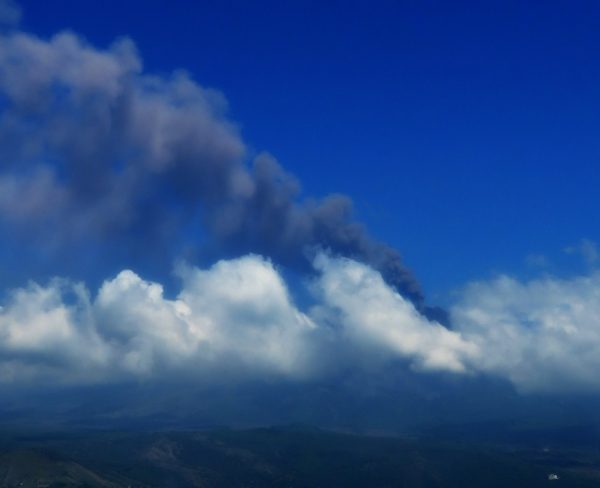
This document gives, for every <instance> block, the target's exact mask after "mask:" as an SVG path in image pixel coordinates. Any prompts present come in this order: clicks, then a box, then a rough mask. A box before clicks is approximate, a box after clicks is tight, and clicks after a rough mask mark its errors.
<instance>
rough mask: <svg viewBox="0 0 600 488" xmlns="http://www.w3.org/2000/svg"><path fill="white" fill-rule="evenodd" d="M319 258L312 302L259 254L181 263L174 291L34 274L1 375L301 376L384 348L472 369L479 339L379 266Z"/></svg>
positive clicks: (2, 314) (3, 352)
mask: <svg viewBox="0 0 600 488" xmlns="http://www.w3.org/2000/svg"><path fill="white" fill-rule="evenodd" d="M316 262H317V268H318V269H319V273H320V276H319V278H318V279H317V281H316V283H315V285H314V286H313V289H312V291H313V293H314V299H315V301H316V305H315V306H314V307H311V308H310V309H309V310H308V311H306V312H303V311H301V310H299V309H298V307H297V306H296V305H295V304H294V302H293V300H292V298H291V296H290V293H289V290H288V287H287V285H286V283H285V282H284V280H283V278H282V276H281V275H280V273H279V272H278V271H277V270H276V269H275V268H274V266H273V264H272V263H271V262H270V261H268V260H265V259H264V258H261V257H258V256H255V255H248V256H245V257H242V258H238V259H234V260H229V261H225V260H223V261H219V262H217V263H216V264H215V265H213V266H212V267H211V268H209V269H206V270H202V269H198V268H193V267H186V266H183V267H181V269H180V270H179V274H180V277H181V280H182V287H181V291H180V292H179V294H178V295H177V296H176V297H175V298H173V299H169V298H167V297H165V294H164V290H163V287H162V285H160V284H158V283H154V282H149V281H145V280H143V279H142V278H141V277H139V276H138V275H137V274H135V273H134V272H132V271H128V270H126V271H122V272H121V273H119V274H118V275H117V276H116V277H115V278H113V279H110V280H107V281H105V282H104V284H103V285H102V286H101V287H100V289H99V291H98V293H97V294H96V296H95V297H91V295H90V293H89V292H88V291H87V290H86V288H85V287H84V286H83V285H82V284H74V283H70V282H68V281H66V280H53V281H52V282H50V283H49V284H48V286H46V287H42V286H40V285H37V284H30V285H29V286H28V287H27V288H23V289H18V290H15V291H14V292H12V294H10V296H9V298H8V300H7V303H6V305H5V307H4V308H3V309H2V310H1V311H0V336H1V337H2V339H3V340H2V346H1V349H0V371H1V372H2V376H1V379H2V380H4V381H21V380H24V379H30V380H34V379H38V378H40V377H42V378H51V379H52V381H58V382H67V383H68V382H83V383H89V382H98V381H119V380H122V379H124V378H132V377H133V378H146V379H152V378H160V377H162V376H165V375H166V376H169V375H173V374H178V375H188V376H190V377H192V378H193V379H194V380H198V381H206V382H222V381H224V380H225V379H228V380H229V379H245V378H246V379H247V378H256V377H257V376H258V377H261V378H265V377H272V376H275V377H279V378H288V379H294V378H296V379H301V378H306V377H314V376H315V375H320V374H329V373H330V372H331V371H332V370H333V371H335V370H338V369H339V368H346V367H354V366H353V363H354V362H355V361H356V360H357V359H358V360H359V362H360V361H369V360H370V358H371V357H372V356H373V354H375V355H378V354H380V353H381V354H382V355H383V358H382V359H381V360H382V361H383V362H384V363H385V364H388V363H390V362H392V361H396V360H401V361H403V362H404V361H408V362H410V363H412V364H414V365H415V366H416V367H417V368H419V369H436V370H446V371H452V372H463V371H465V370H466V369H467V366H466V363H465V361H466V360H467V359H468V358H470V357H471V356H473V355H474V354H475V353H476V349H475V347H474V346H473V345H469V344H467V343H465V342H464V341H463V340H462V339H461V337H460V335H459V334H458V333H456V332H452V331H449V330H447V329H445V328H444V327H442V326H441V325H439V324H437V323H431V322H429V321H428V320H427V319H425V318H423V317H422V316H421V315H419V313H418V312H417V310H416V308H415V306H414V305H413V304H412V303H411V302H410V301H408V300H406V299H404V298H403V297H402V296H401V295H399V294H398V293H397V292H396V291H394V290H393V289H392V288H391V287H389V286H388V285H387V284H386V283H385V282H384V281H383V279H382V277H381V275H380V274H379V273H378V272H377V271H374V270H373V269H371V268H369V267H367V266H366V265H363V264H360V263H358V262H356V261H351V260H348V259H342V258H331V257H326V256H325V255H320V256H319V257H318V258H317V260H316ZM24 372H25V373H26V374H24Z"/></svg>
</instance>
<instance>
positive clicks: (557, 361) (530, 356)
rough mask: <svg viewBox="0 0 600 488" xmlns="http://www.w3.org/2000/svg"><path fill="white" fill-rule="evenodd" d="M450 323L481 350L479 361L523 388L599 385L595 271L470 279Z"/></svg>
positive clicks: (599, 282)
mask: <svg viewBox="0 0 600 488" xmlns="http://www.w3.org/2000/svg"><path fill="white" fill-rule="evenodd" d="M451 315H452V319H453V322H454V323H456V324H458V326H459V330H460V331H461V333H462V334H463V336H464V338H465V339H466V340H468V341H470V342H472V343H474V344H476V345H477V346H478V347H479V349H480V351H481V355H480V358H479V361H478V363H477V367H478V368H479V369H480V370H481V371H486V372H490V373H493V374H497V375H500V376H502V377H505V378H508V379H510V381H512V382H513V383H514V384H515V385H516V386H517V387H518V388H519V389H520V390H521V391H526V392H529V391H546V392H552V391H598V390H599V389H600V377H599V376H598V374H597V372H598V369H599V368H600V354H599V352H600V272H598V271H594V272H592V273H590V274H589V275H586V276H577V277H574V278H571V279H558V278H553V277H546V278H543V279H537V280H532V281H529V282H525V283H522V282H519V281H517V280H515V279H514V278H510V277H508V276H501V277H499V278H497V279H495V280H492V281H488V282H479V283H472V284H470V285H469V286H468V287H467V288H466V289H465V291H464V294H463V296H462V298H461V300H460V301H459V302H458V303H457V304H456V305H455V306H454V307H453V309H452V312H451Z"/></svg>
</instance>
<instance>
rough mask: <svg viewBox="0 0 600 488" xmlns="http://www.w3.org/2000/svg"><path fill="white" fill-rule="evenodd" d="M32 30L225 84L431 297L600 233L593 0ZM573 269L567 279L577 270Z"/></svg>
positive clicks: (180, 13) (75, 12)
mask: <svg viewBox="0 0 600 488" xmlns="http://www.w3.org/2000/svg"><path fill="white" fill-rule="evenodd" d="M21 4H22V6H23V11H24V16H23V21H22V24H23V26H24V28H25V29H26V30H30V31H33V32H36V33H38V34H41V35H51V34H53V33H55V32H57V31H59V30H61V29H63V28H65V27H67V28H71V29H73V30H74V31H76V32H78V33H79V34H81V35H83V36H84V37H86V38H87V39H88V40H90V41H91V42H92V43H94V44H96V45H100V46H106V45H108V44H109V43H110V42H112V41H113V40H114V38H116V37H119V36H123V35H126V36H129V37H131V38H132V39H134V40H135V42H136V44H137V46H138V48H139V50H140V52H141V53H142V55H143V59H144V65H145V68H146V70H147V71H149V72H158V73H167V72H170V71H172V70H173V69H177V68H183V69H185V70H187V71H189V72H190V73H191V75H192V76H193V77H194V78H195V79H196V80H198V81H199V82H200V83H202V84H203V85H207V86H211V87H216V88H218V89H219V90H221V91H222V92H223V93H224V94H225V96H226V97H227V99H228V100H229V103H230V113H231V118H232V119H233V120H234V121H235V122H236V123H238V124H239V125H240V127H241V130H242V135H243V137H244V139H245V140H246V142H247V143H248V144H249V146H250V147H251V148H253V149H254V150H256V151H262V150H267V151H269V152H271V153H272V154H273V155H274V156H276V157H277V158H278V159H279V161H280V162H281V163H282V164H283V165H284V166H285V168H286V169H288V170H289V171H291V172H292V173H294V174H295V175H297V176H298V178H299V180H300V181H301V184H302V186H303V188H304V191H305V193H306V194H309V195H325V194H327V193H331V192H342V193H346V194H348V195H350V196H351V197H352V198H353V199H354V201H355V205H356V209H357V213H358V215H359V216H360V218H361V219H362V220H363V221H365V222H367V224H368V227H369V229H370V230H371V233H373V234H374V235H375V236H376V237H378V238H379V239H382V240H384V241H386V242H388V243H390V244H392V245H393V246H394V247H396V248H398V249H399V250H400V251H401V253H402V255H403V256H404V257H405V261H406V263H407V264H408V266H409V267H411V268H412V269H413V270H414V271H415V273H416V274H417V276H418V277H419V279H420V280H421V282H422V283H423V286H424V288H425V291H426V293H427V294H428V295H429V296H431V297H432V298H434V299H437V300H438V301H441V302H442V303H445V302H446V301H447V299H448V298H447V295H448V292H449V291H450V290H452V289H453V288H455V287H457V286H462V284H463V283H464V282H466V281H468V280H471V279H475V278H483V277H487V276H488V275H489V274H490V273H494V272H501V271H504V272H510V273H513V274H518V275H523V274H527V273H530V272H531V270H530V269H529V268H528V266H527V264H526V258H527V256H528V255H530V254H536V255H539V254H544V255H548V256H549V259H550V260H551V261H553V262H555V263H556V266H555V268H554V269H553V271H555V272H560V273H570V272H572V271H575V270H577V271H578V270H579V269H580V266H579V263H578V262H577V260H575V259H572V258H568V257H565V256H564V255H563V250H564V248H565V247H567V246H570V245H573V244H575V243H577V242H579V241H580V240H581V239H583V238H587V239H591V240H593V241H595V240H600V228H599V225H598V223H597V221H596V219H594V218H593V217H592V216H593V215H595V213H596V212H597V211H598V210H599V208H598V198H597V194H596V188H598V186H599V184H600V176H599V175H600V173H599V172H598V171H597V170H596V165H597V163H598V159H599V156H600V144H599V139H598V136H597V131H598V127H599V126H600V110H599V103H600V95H599V93H598V89H597V87H598V85H599V82H600V63H599V62H598V59H597V48H598V46H600V29H598V23H599V19H600V6H598V4H596V3H595V2H577V4H575V5H570V6H567V5H565V4H564V2H544V3H543V4H533V3H530V2H485V3H484V4H479V3H476V2H452V3H449V2H386V1H380V2H368V4H367V2H309V1H306V2H283V3H282V2H252V3H249V2H240V1H228V2H210V1H208V2H187V1H176V0H175V1H171V2H168V3H167V2H161V1H156V0H151V1H144V2H135V1H131V2H116V1H106V2H101V3H100V2H78V1H64V0H63V1H56V2H52V3H46V2H36V1H27V0H26V1H23V2H21ZM571 267H572V269H571Z"/></svg>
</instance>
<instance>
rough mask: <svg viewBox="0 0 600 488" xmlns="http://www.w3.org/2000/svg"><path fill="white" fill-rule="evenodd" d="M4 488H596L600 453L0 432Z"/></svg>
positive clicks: (332, 436) (282, 434)
mask: <svg viewBox="0 0 600 488" xmlns="http://www.w3.org/2000/svg"><path fill="white" fill-rule="evenodd" d="M0 445H1V446H2V449H1V451H0V487H2V488H3V487H6V488H9V487H10V488H13V487H24V488H40V487H46V488H58V487H75V486H77V487H89V488H96V487H131V488H142V487H206V488H210V487H224V488H227V487H248V488H249V487H256V488H278V487H282V488H283V487H285V488H292V487H295V488H311V487H315V488H316V487H349V488H352V487H368V488H379V487H380V488H384V487H405V488H412V487H414V488H445V487H474V488H476V487H485V488H493V487H507V486H509V487H511V488H519V487H527V488H536V487H542V486H548V483H551V481H550V480H549V479H548V476H549V474H551V473H553V474H557V475H558V477H559V480H557V483H560V484H557V485H556V486H569V487H592V486H598V484H599V483H600V454H599V453H598V451H597V450H595V449H588V450H569V451H564V450H555V449H554V448H550V447H546V448H540V449H533V448H512V447H506V446H504V447H491V446H484V445H474V444H457V443H440V442H433V441H421V440H417V439H400V438H391V437H387V438H386V437H371V436H357V435H347V434H341V433H333V432H325V431H320V430H317V429H311V428H305V427H295V428H269V429H266V428H265V429H252V430H227V429H222V430H216V431H209V432H161V433H123V432H111V433H108V432H91V433H90V432H87V433H61V434H53V435H32V434H31V433H30V434H28V435H22V434H21V435H16V434H11V435H9V434H4V436H0Z"/></svg>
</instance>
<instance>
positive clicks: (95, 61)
mask: <svg viewBox="0 0 600 488" xmlns="http://www.w3.org/2000/svg"><path fill="white" fill-rule="evenodd" d="M0 104H1V116H0V219H1V220H2V226H3V227H2V229H1V232H2V234H3V235H11V236H13V235H18V236H21V237H20V238H21V241H20V245H19V244H15V246H16V247H22V246H23V245H24V246H27V245H29V246H31V245H33V247H35V249H36V250H37V251H36V252H39V249H42V250H43V252H44V253H45V257H46V258H47V257H48V256H52V255H53V253H56V252H58V250H62V251H63V252H64V251H65V249H68V250H69V251H68V253H67V255H68V256H69V259H76V256H77V254H78V253H80V252H81V249H85V252H87V253H89V254H90V256H88V257H87V261H88V262H94V261H95V260H96V261H101V260H105V259H106V256H98V253H101V252H107V251H106V250H105V249H106V248H110V250H115V249H116V250H117V252H116V254H118V253H122V252H123V249H125V250H127V251H128V252H129V255H133V256H135V257H136V259H138V260H140V259H141V260H142V262H143V260H144V259H145V261H146V263H145V264H147V263H148V262H153V261H156V260H160V259H162V260H165V261H168V266H171V265H172V262H173V260H175V259H176V258H178V257H179V254H180V253H182V252H187V253H188V254H189V253H190V252H193V251H197V250H198V249H200V248H201V247H202V246H204V247H205V248H210V247H211V246H212V248H213V249H214V248H217V249H219V250H220V251H221V252H228V253H230V255H231V254H232V253H237V254H241V253H246V252H259V253H263V254H266V255H269V256H271V257H272V258H273V259H274V260H276V261H277V262H280V263H283V264H286V265H290V266H293V267H296V268H299V269H310V264H309V263H310V260H311V258H312V256H313V255H314V250H315V249H316V248H325V249H328V250H330V251H332V252H334V253H336V254H340V255H344V256H348V257H351V258H353V259H357V260H359V261H362V262H365V263H368V264H370V265H371V266H373V267H374V268H376V269H377V270H379V271H381V273H382V274H383V276H384V277H385V279H386V280H387V281H388V282H389V283H390V284H392V285H393V286H394V287H395V288H396V289H398V290H399V291H400V292H401V293H403V294H404V295H405V296H407V297H410V298H411V299H412V300H413V301H414V302H415V303H418V304H422V301H423V300H422V294H421V291H420V288H419V285H418V283H417V282H416V280H415V279H414V277H413V275H412V274H411V273H410V272H409V271H408V270H407V269H406V267H405V266H404V264H403V263H402V260H401V259H400V256H399V254H398V253H397V252H396V251H395V250H393V249H391V248H390V247H388V246H386V245H385V244H382V243H380V242H377V241H375V240H373V239H372V238H371V237H370V236H369V235H368V234H367V232H366V231H365V229H364V227H363V226H362V225H361V224H360V223H359V222H357V221H356V220H355V219H354V218H353V215H352V202H351V200H350V199H349V198H348V197H345V196H341V195H333V196H328V197H326V198H324V199H321V200H310V199H302V198H301V195H300V187H299V185H298V183H297V182H296V180H295V179H294V178H293V177H292V176H290V175H289V174H287V173H286V172H285V171H284V170H283V169H282V168H281V167H280V166H279V164H278V163H277V162H276V161H275V159H274V158H272V157H270V156H268V155H265V154H263V155H259V156H257V157H255V158H254V159H253V162H252V163H251V164H248V155H247V151H246V149H245V145H244V142H243V141H242V139H241V137H240V135H239V133H238V131H237V129H236V127H235V126H234V125H233V124H232V123H231V122H230V121H229V120H228V119H227V118H226V110H227V106H226V101H225V99H224V98H223V96H222V95H221V94H219V93H218V92H216V91H214V90H210V89H205V88H203V87H201V86H199V85H198V84H197V83H195V82H194V81H193V80H191V79H190V77H189V76H188V75H187V74H185V73H183V72H176V73H173V74H171V75H169V76H153V75H150V74H146V73H144V71H143V68H142V62H141V59H140V57H139V56H138V54H137V53H136V49H135V47H134V45H133V44H132V43H131V42H130V41H129V40H121V41H119V42H116V43H115V44H114V45H113V46H111V47H110V48H109V49H108V50H98V49H95V48H94V47H92V46H90V45H88V44H86V43H85V42H84V41H83V40H81V39H80V38H78V37H77V36H75V35H73V34H71V33H61V34H58V35H56V36H55V37H53V38H51V39H50V40H42V39H39V38H37V37H34V36H31V35H28V34H25V33H22V32H16V33H12V34H7V35H5V36H4V37H2V38H1V39H0ZM15 233H16V234H15ZM11 238H12V239H17V237H11ZM148 242H152V245H150V246H149V245H148ZM190 250H191V251H190ZM94 253H96V254H94ZM107 254H109V255H110V251H108V252H107ZM113 254H114V253H113ZM150 254H151V255H150ZM64 260H65V259H64V256H63V261H64ZM119 265H120V266H127V265H130V263H124V262H122V263H119Z"/></svg>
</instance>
